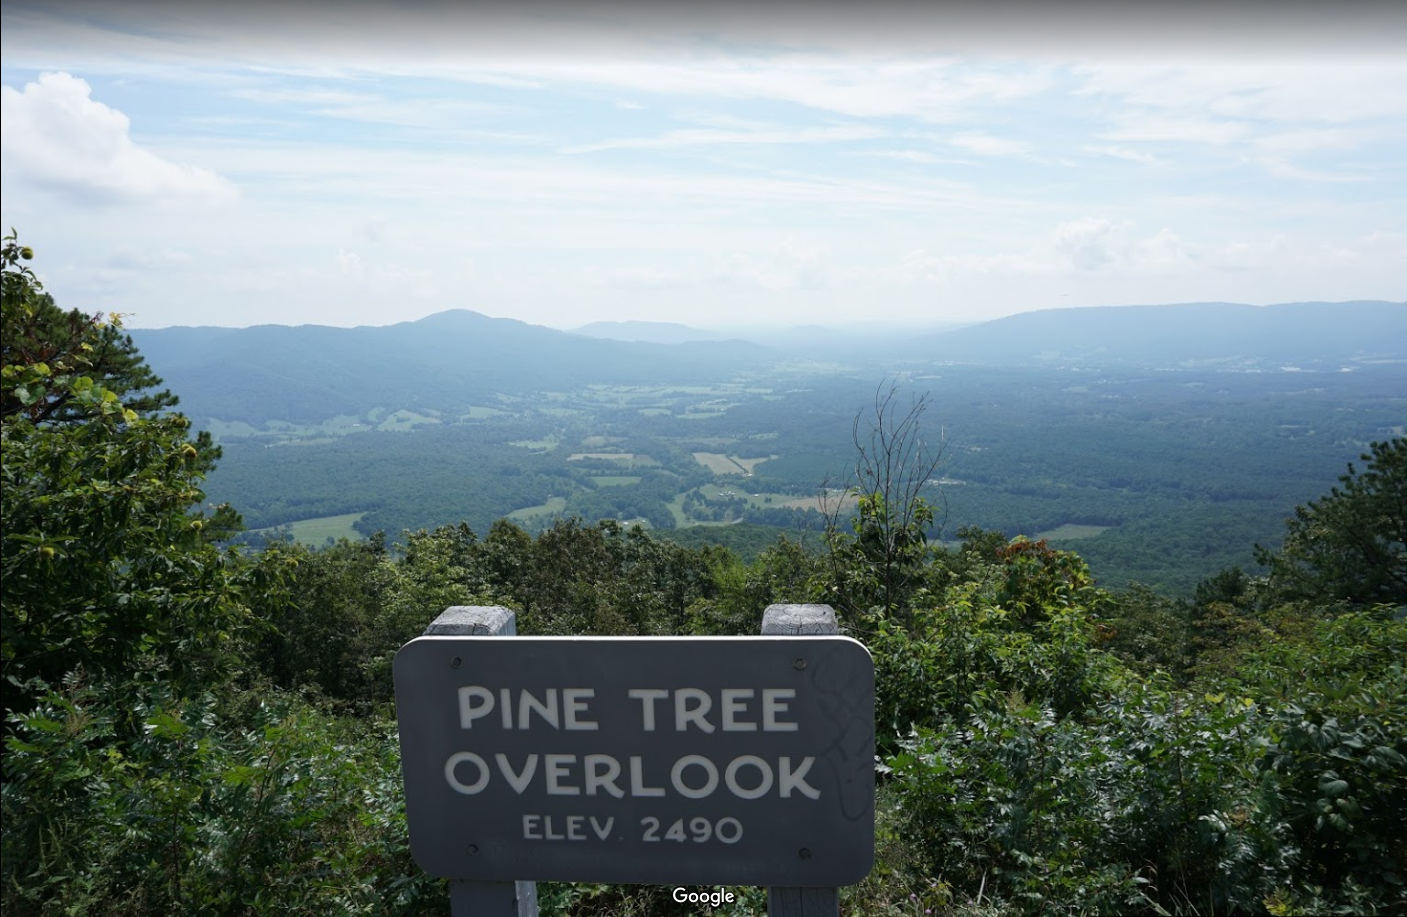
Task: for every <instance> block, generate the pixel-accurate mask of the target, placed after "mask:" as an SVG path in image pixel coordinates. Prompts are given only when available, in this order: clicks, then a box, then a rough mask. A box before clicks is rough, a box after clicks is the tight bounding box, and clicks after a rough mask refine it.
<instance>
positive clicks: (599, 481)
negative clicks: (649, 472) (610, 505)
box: [591, 474, 640, 487]
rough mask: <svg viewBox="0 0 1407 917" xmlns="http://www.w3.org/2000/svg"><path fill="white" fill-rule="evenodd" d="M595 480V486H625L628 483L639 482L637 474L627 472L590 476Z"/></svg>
mask: <svg viewBox="0 0 1407 917" xmlns="http://www.w3.org/2000/svg"><path fill="white" fill-rule="evenodd" d="M591 480H593V481H595V482H596V486H597V487H625V486H626V485H629V484H639V483H640V476H639V475H628V474H602V475H596V476H593V477H592V478H591Z"/></svg>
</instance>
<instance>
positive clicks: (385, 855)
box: [0, 235, 1407, 917]
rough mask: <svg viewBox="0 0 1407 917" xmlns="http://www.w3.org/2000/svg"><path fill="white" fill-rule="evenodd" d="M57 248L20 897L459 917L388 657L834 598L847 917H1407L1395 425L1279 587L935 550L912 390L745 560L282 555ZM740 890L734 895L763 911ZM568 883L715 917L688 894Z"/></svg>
mask: <svg viewBox="0 0 1407 917" xmlns="http://www.w3.org/2000/svg"><path fill="white" fill-rule="evenodd" d="M30 256H31V253H30V252H29V251H28V250H27V249H26V248H24V247H23V246H21V245H19V243H18V240H17V238H15V237H14V236H13V235H12V236H10V237H9V238H7V239H6V241H5V246H4V286H3V294H4V295H3V322H2V323H0V337H3V341H0V344H2V345H3V348H2V349H3V357H4V362H3V382H2V383H0V403H3V404H4V405H5V409H4V412H3V416H0V442H2V443H3V480H2V481H0V483H3V492H2V493H0V499H3V507H2V508H3V582H0V587H3V595H0V610H2V611H3V665H4V669H3V678H4V680H5V694H4V698H5V699H4V705H5V725H4V740H5V753H4V761H3V826H0V830H2V831H3V841H4V844H3V869H2V870H0V883H3V887H0V896H3V897H2V898H0V901H3V908H4V911H5V913H6V914H17V915H30V914H35V915H50V914H55V915H56V914H71V913H92V914H99V913H101V914H110V915H152V914H162V913H199V914H210V915H223V914H229V915H235V914H241V915H242V914H265V913H267V914H274V913H310V914H311V913H317V914H325V913H330V914H395V915H429V914H442V913H444V911H445V909H446V902H447V893H446V889H445V883H444V882H443V881H442V880H436V879H432V878H429V877H427V876H425V875H424V874H423V873H422V872H421V871H420V870H419V869H418V868H417V867H416V866H415V865H414V863H413V862H412V861H411V858H410V854H409V851H408V846H407V838H406V829H405V817H404V808H403V805H402V803H401V792H400V770H399V758H398V749H397V743H396V736H395V723H394V720H393V718H392V708H391V703H390V702H391V699H392V698H391V681H390V663H391V659H392V657H393V655H394V653H395V651H396V650H397V648H398V647H400V646H401V645H402V644H403V643H404V642H406V641H407V640H408V639H410V638H412V637H414V636H416V635H418V634H419V633H420V632H421V631H422V630H423V629H424V627H425V625H426V624H427V623H428V622H429V621H430V620H431V619H433V618H434V617H435V615H436V614H438V613H439V612H440V611H441V610H443V609H444V608H445V607H447V606H450V605H476V604H477V605H495V604H496V605H502V606H506V607H508V608H510V609H512V610H513V611H514V612H515V613H516V615H517V621H518V629H519V631H520V632H521V633H525V634H554V635H571V634H619V635H666V634H670V635H674V634H681V635H729V634H731V635H747V634H756V633H757V631H758V625H759V622H760V619H761V616H762V613H763V610H764V609H765V608H766V607H767V605H769V604H771V603H775V602H823V603H826V604H829V605H831V606H832V607H833V608H834V609H835V611H836V613H837V616H838V618H839V620H840V622H841V624H842V627H843V628H844V631H845V632H846V633H849V634H851V635H853V636H854V637H856V638H857V639H860V640H861V641H863V642H864V643H865V644H866V646H867V647H868V648H869V650H870V652H871V653H872V655H873V657H874V661H875V666H876V683H877V684H876V687H877V711H876V724H875V726H876V735H877V745H878V750H879V752H880V760H879V762H878V763H877V766H876V777H875V779H876V784H877V794H878V796H877V798H878V824H877V831H876V849H877V862H876V866H875V869H874V870H873V872H872V873H871V874H870V876H869V877H868V878H866V879H865V880H864V881H863V882H862V883H861V884H859V885H857V886H854V887H851V888H847V889H845V890H844V891H843V893H842V907H843V909H844V910H845V912H846V913H851V914H857V915H860V914H862V915H910V914H919V913H934V914H951V915H967V917H977V915H1008V914H1010V915H1017V914H1038V913H1051V912H1057V913H1067V912H1068V913H1116V912H1117V913H1138V914H1170V913H1209V912H1214V913H1246V914H1266V913H1270V914H1277V915H1281V914H1315V913H1393V912H1401V911H1402V910H1403V909H1404V908H1407V885H1404V868H1403V864H1404V862H1407V840H1405V839H1404V835H1403V832H1402V830H1401V826H1402V824H1403V823H1404V822H1407V675H1404V670H1403V659H1404V658H1407V620H1404V613H1407V607H1404V592H1403V588H1402V586H1403V564H1404V537H1403V536H1404V525H1403V523H1404V519H1407V512H1404V506H1407V445H1405V444H1407V440H1404V439H1403V438H1402V437H1401V436H1396V437H1390V438H1387V439H1384V440H1378V441H1376V442H1373V443H1372V444H1371V445H1370V446H1369V447H1368V448H1367V450H1366V451H1365V452H1363V453H1362V457H1361V458H1360V459H1359V460H1358V462H1357V463H1355V464H1353V465H1351V466H1350V467H1349V468H1348V469H1347V471H1346V472H1345V473H1344V474H1343V475H1342V477H1341V478H1340V479H1339V481H1338V483H1337V485H1335V484H1334V483H1333V480H1332V477H1330V478H1329V479H1328V480H1325V481H1323V482H1322V483H1321V485H1320V487H1319V489H1318V490H1317V491H1316V492H1315V493H1316V494H1318V496H1317V498H1314V499H1311V498H1310V497H1313V496H1314V495H1313V494H1311V495H1310V497H1306V498H1305V500H1306V502H1304V503H1303V504H1302V505H1300V506H1299V507H1298V508H1295V506H1294V504H1289V505H1286V506H1285V507H1284V508H1283V509H1282V513H1293V519H1291V521H1290V523H1289V525H1288V526H1287V528H1286V529H1285V532H1284V538H1283V544H1282V546H1280V547H1261V548H1259V549H1258V550H1257V549H1256V548H1255V547H1254V545H1247V546H1246V547H1247V550H1250V551H1255V552H1256V554H1257V556H1258V557H1259V559H1260V562H1261V563H1263V564H1264V567H1265V570H1266V571H1267V574H1266V575H1259V574H1257V573H1247V572H1245V571H1244V570H1242V569H1236V568H1227V569H1224V570H1221V571H1219V572H1217V573H1216V574H1215V575H1212V576H1207V577H1205V578H1202V579H1201V580H1199V582H1198V583H1197V585H1196V588H1195V589H1194V590H1193V591H1192V594H1191V595H1190V596H1188V597H1185V598H1183V597H1176V596H1170V595H1167V594H1164V593H1160V592H1158V591H1157V590H1155V589H1152V588H1149V587H1148V586H1146V585H1134V586H1130V587H1129V588H1125V589H1120V590H1111V589H1109V588H1106V587H1104V586H1101V585H1100V584H1099V583H1098V582H1097V581H1096V579H1095V577H1094V575H1093V573H1092V571H1091V568H1090V566H1089V565H1088V564H1087V563H1086V561H1085V560H1084V559H1083V558H1082V557H1081V556H1080V555H1078V554H1076V553H1074V552H1072V551H1069V550H1061V549H1057V548H1056V547H1053V546H1052V545H1051V544H1050V543H1048V542H1046V541H1044V540H1040V539H1030V538H1026V537H1020V536H1018V537H1014V538H1013V537H1010V536H1009V535H1008V533H1006V532H1004V531H1002V530H999V529H993V528H984V527H982V526H980V525H968V526H962V527H960V528H958V529H957V530H956V531H953V532H950V533H946V534H947V536H948V537H947V540H938V539H935V538H934V537H932V535H933V530H932V526H931V524H930V523H931V522H933V521H934V519H935V517H936V515H937V514H938V513H940V512H941V511H942V507H941V506H938V505H936V504H935V503H933V502H931V500H932V499H933V494H932V492H930V491H928V490H925V488H924V487H923V486H922V485H923V484H924V483H925V482H926V480H927V479H928V477H929V475H930V474H931V473H932V466H929V465H927V464H926V463H924V462H923V461H922V460H921V459H920V458H919V456H918V453H917V452H910V451H907V449H906V444H908V443H911V442H914V441H913V440H911V439H910V438H909V437H910V436H911V435H912V434H914V433H915V432H916V431H917V430H918V429H919V422H920V421H922V420H923V419H924V417H923V412H922V411H918V412H917V413H915V411H914V410H913V408H916V407H919V406H920V405H910V404H908V403H906V402H904V401H903V400H902V399H901V400H899V401H889V402H886V401H884V400H883V396H881V399H880V400H879V401H877V402H874V403H872V404H871V405H870V407H871V408H874V409H875V410H872V411H862V413H861V415H860V419H859V420H858V421H857V420H856V419H855V417H854V415H852V416H851V418H850V419H849V420H848V422H847V424H846V425H843V426H842V427H841V428H840V435H841V437H842V440H843V442H845V443H846V444H848V445H849V446H852V447H853V446H856V445H859V446H861V447H862V449H861V450H860V454H859V457H858V464H857V466H856V469H855V470H856V471H857V478H858V480H860V481H861V482H862V485H863V486H862V490H861V492H860V493H859V494H858V499H855V500H852V501H850V502H848V503H847V502H843V501H842V502H839V503H834V504H831V505H830V506H829V507H828V509H829V512H828V513H826V514H824V517H823V524H822V525H821V527H820V528H819V529H818V530H816V531H815V533H814V535H815V537H814V538H813V539H812V540H811V541H810V542H809V543H803V542H802V541H800V540H798V539H796V538H791V537H785V536H784V537H779V538H777V539H775V540H774V541H773V542H772V543H771V544H769V545H768V546H767V547H765V548H763V549H761V550H759V551H758V552H757V554H756V557H755V558H754V559H751V560H745V559H743V558H742V557H740V556H739V554H737V553H735V552H734V551H733V550H731V549H729V548H727V547H722V546H718V545H714V544H710V545H702V546H690V545H685V544H679V543H675V542H671V541H666V540H663V539H660V538H657V537H656V536H655V535H653V534H651V532H650V531H649V530H647V529H646V528H645V527H644V526H642V525H639V524H631V525H627V524H625V523H624V522H623V521H617V520H616V519H611V518H605V519H600V520H599V521H598V520H596V519H591V518H589V517H588V518H580V517H568V518H556V519H553V520H550V521H547V522H545V523H544V524H543V525H542V526H541V527H540V528H539V529H537V530H536V531H530V530H529V529H528V528H526V527H524V526H522V525H519V524H518V523H516V522H514V521H512V520H510V519H506V518H502V517H496V518H493V519H492V520H491V521H489V522H488V524H487V525H484V524H482V523H481V522H476V523H474V524H470V523H467V522H463V521H458V522H456V523H454V524H448V525H442V526H436V527H423V528H415V529H410V530H406V531H393V532H392V533H391V534H389V535H388V534H385V533H382V532H374V533H372V534H371V536H370V537H367V538H365V539H362V540H355V541H354V540H351V539H341V540H336V541H334V542H333V543H332V544H330V545H327V546H325V547H309V546H306V545H301V544H297V543H294V542H291V541H287V540H281V539H270V540H266V543H265V544H264V545H263V546H261V547H259V548H258V549H253V548H250V547H248V546H247V545H246V546H241V545H239V544H237V543H236V542H235V541H234V540H233V539H234V536H235V534H236V532H237V530H238V528H239V526H240V524H241V523H240V520H239V517H238V515H237V513H236V512H235V509H237V508H239V507H238V506H237V505H236V507H235V509H232V508H230V507H228V506H221V507H218V508H217V507H211V506H209V504H208V503H207V501H206V495H205V493H204V490H203V488H204V487H205V486H206V483H207V479H208V478H209V476H211V474H212V472H213V469H214V468H215V463H216V461H217V460H220V459H221V455H220V452H219V450H218V448H217V447H216V446H215V444H214V443H213V441H212V439H211V437H210V436H209V435H208V434H205V433H193V431H192V424H191V423H190V421H189V420H188V419H187V418H186V417H185V416H183V415H182V414H179V413H175V412H173V411H172V410H171V409H172V408H173V407H174V405H175V402H174V396H170V395H168V394H167V393H165V392H164V391H163V392H154V390H155V389H157V388H158V387H159V386H161V385H162V382H161V380H160V379H159V378H157V377H156V376H155V374H154V372H153V371H152V370H151V369H149V368H147V367H146V366H145V364H144V362H143V359H142V356H141V354H140V353H139V352H138V350H137V349H136V347H135V345H133V344H132V343H131V342H130V341H129V340H128V339H127V338H126V337H125V336H123V335H122V333H121V329H120V325H119V324H118V323H116V322H115V321H113V320H111V319H107V320H99V319H98V318H94V317H91V316H86V315H84V314H82V313H73V312H69V313H65V312H62V311H61V310H60V309H59V307H58V306H57V305H56V304H55V303H54V302H53V301H52V299H50V298H48V297H47V296H46V295H45V293H44V291H43V289H42V287H41V286H40V284H39V283H38V281H37V279H36V277H35V275H34V274H33V273H32V271H31V270H30V269H29V267H28V261H29V258H30ZM872 391H873V389H872ZM906 410H907V411H908V412H907V413H906ZM871 432H872V433H873V436H871V435H870V433H871ZM285 448H287V449H290V450H292V449H297V448H299V447H285ZM586 451H596V452H598V453H602V454H610V453H605V451H604V448H600V449H596V450H586V449H584V450H583V452H586ZM625 451H626V450H625V449H622V450H621V453H616V454H622V453H624V452H625ZM630 451H631V454H632V455H637V454H641V455H643V454H647V453H646V452H645V450H644V449H642V448H638V447H635V448H633V449H632V450H630ZM698 451H699V452H700V453H703V454H705V455H707V456H708V460H709V461H714V462H716V463H720V464H721V463H722V462H723V461H724V460H727V461H736V460H737V459H742V460H750V459H753V458H756V457H758V455H761V454H766V453H762V452H761V451H759V453H754V454H745V455H736V458H730V457H729V454H727V453H724V452H719V451H717V450H716V449H700V450H698ZM309 454H311V453H309ZM649 455H650V457H651V458H652V459H653V460H654V461H656V462H658V463H659V466H660V467H662V468H664V469H669V468H671V467H674V468H676V473H679V474H681V475H686V474H687V473H694V474H701V472H698V471H692V470H690V469H689V468H688V466H687V464H686V463H684V462H683V456H682V455H677V456H674V458H673V459H671V458H670V456H669V455H668V454H667V453H666V451H665V450H661V449H653V451H652V452H651V453H649ZM597 458H598V459H599V455H598V456H597ZM690 458H693V456H692V455H690ZM1235 459H1236V453H1234V452H1230V453H1227V454H1225V455H1223V456H1222V461H1223V463H1224V464H1225V465H1227V466H1228V467H1227V468H1226V477H1227V479H1228V480H1231V481H1236V480H1237V475H1238V472H1237V471H1236V470H1235V468H1234V467H1232V466H1234V463H1235ZM674 460H678V464H677V465H675V466H671V461H674ZM1062 460H1069V461H1071V462H1077V461H1078V455H1073V456H1068V457H1067V459H1062ZM604 461H610V462H616V461H620V460H618V459H605V460H604ZM696 465H697V462H696ZM655 467H656V466H651V465H643V467H641V468H640V469H638V476H639V477H640V479H641V481H640V482H639V483H641V484H645V483H646V482H647V481H648V480H650V476H651V475H652V474H653V473H655V472H653V471H652V469H653V468H655ZM757 467H758V468H759V469H762V468H765V467H766V465H765V464H761V465H758V466H757ZM990 467H992V468H993V469H996V470H995V471H994V472H993V473H999V472H1000V469H1001V468H1002V465H1001V463H1000V461H999V460H997V461H994V462H993V463H992V465H991V466H990ZM1139 468H1140V466H1139V464H1138V462H1136V461H1135V462H1131V463H1130V464H1129V465H1128V471H1129V473H1130V474H1138V473H1140V471H1139ZM612 470H613V471H615V474H606V473H605V472H606V471H612ZM1073 470H1074V469H1072V471H1073ZM599 471H600V472H601V473H600V474H597V475H596V477H599V478H603V479H605V478H620V477H634V476H637V471H636V469H630V474H629V475H626V474H622V473H620V472H621V469H619V468H614V469H612V468H602V469H599ZM540 473H541V474H542V476H543V477H544V478H550V477H551V475H552V474H553V473H554V472H552V471H550V470H548V469H542V470H541V471H540ZM660 473H663V472H660ZM1254 477H1255V476H1254V475H1246V476H1245V477H1244V478H1243V479H1242V481H1243V483H1238V484H1233V485H1231V486H1235V487H1240V486H1254V483H1253V481H1254ZM472 480H473V471H472V469H470V470H466V471H464V472H463V473H462V475H461V479H460V486H461V487H463V486H464V485H465V482H466V481H472ZM596 483H597V484H598V487H599V491H608V490H609V488H610V487H611V486H614V485H612V484H601V482H599V481H598V482H596ZM617 483H618V482H617ZM915 484H917V485H918V486H915ZM447 486H448V485H447ZM1208 486H1214V484H1208ZM450 492H453V491H450ZM715 492H717V491H716V489H715ZM695 502H698V503H704V502H706V501H704V500H703V497H702V496H701V497H699V498H696V501H695ZM738 891H739V895H738V900H737V901H735V902H733V903H732V904H730V905H728V906H726V907H720V908H719V909H717V910H716V911H715V912H716V913H720V914H722V913H728V914H735V915H742V914H756V913H761V912H762V911H763V908H764V907H765V904H764V901H765V895H764V894H763V893H762V891H761V890H759V889H740V890H738ZM539 894H540V900H541V903H542V909H543V912H544V913H547V914H586V915H607V914H612V915H619V914H652V915H666V917H669V915H679V917H682V915H685V914H689V913H694V912H695V911H692V910H690V909H689V907H688V906H687V905H680V904H678V903H675V902H673V901H672V900H671V899H670V897H669V895H668V890H667V889H663V888H654V887H623V886H622V887H605V886H592V885H586V884H578V885H563V884H559V883H550V882H544V883H541V885H540V890H539Z"/></svg>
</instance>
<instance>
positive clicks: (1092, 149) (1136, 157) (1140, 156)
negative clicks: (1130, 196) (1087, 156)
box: [1080, 145, 1160, 166]
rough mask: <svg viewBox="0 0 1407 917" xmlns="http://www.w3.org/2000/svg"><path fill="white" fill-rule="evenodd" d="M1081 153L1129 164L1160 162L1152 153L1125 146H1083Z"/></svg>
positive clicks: (1153, 163) (1155, 163)
mask: <svg viewBox="0 0 1407 917" xmlns="http://www.w3.org/2000/svg"><path fill="white" fill-rule="evenodd" d="M1080 149H1081V151H1083V152H1085V153H1093V154H1095V155H1098V156H1109V157H1111V158H1113V159H1126V160H1128V161H1129V162H1141V163H1143V164H1144V165H1149V166H1151V165H1157V164H1158V163H1159V162H1160V160H1159V159H1158V157H1156V156H1154V155H1153V154H1152V153H1145V152H1143V151H1142V150H1131V149H1129V148H1128V147H1123V146H1090V145H1087V146H1082V147H1080Z"/></svg>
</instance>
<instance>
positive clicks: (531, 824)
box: [523, 815, 542, 841]
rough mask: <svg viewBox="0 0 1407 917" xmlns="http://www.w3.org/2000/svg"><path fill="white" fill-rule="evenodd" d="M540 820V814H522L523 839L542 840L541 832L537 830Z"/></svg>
mask: <svg viewBox="0 0 1407 917" xmlns="http://www.w3.org/2000/svg"><path fill="white" fill-rule="evenodd" d="M540 821H542V816H541V815H524V816H523V840H525V841H540V840H542V834H541V832H540V831H539V830H538V822H540Z"/></svg>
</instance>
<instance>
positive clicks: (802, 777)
mask: <svg viewBox="0 0 1407 917" xmlns="http://www.w3.org/2000/svg"><path fill="white" fill-rule="evenodd" d="M815 763H816V759H815V758H810V757H808V758H802V759H801V768H800V769H799V770H797V771H796V772H794V773H793V772H792V769H791V759H790V758H782V759H781V760H780V761H779V762H778V768H777V769H778V770H779V771H781V775H780V776H781V779H780V781H779V787H778V788H779V789H780V790H781V797H782V798H783V799H790V798H791V791H792V790H800V791H801V795H803V796H805V797H806V798H807V799H820V798H821V791H820V790H818V789H816V788H815V787H814V786H812V785H811V784H809V783H807V782H806V773H807V772H808V771H810V770H811V765H813V764H815Z"/></svg>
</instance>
